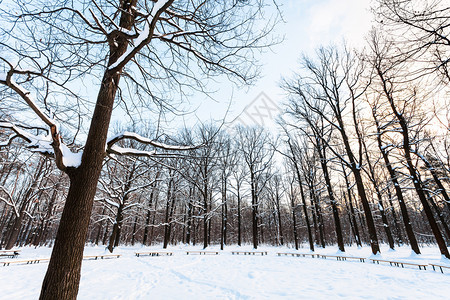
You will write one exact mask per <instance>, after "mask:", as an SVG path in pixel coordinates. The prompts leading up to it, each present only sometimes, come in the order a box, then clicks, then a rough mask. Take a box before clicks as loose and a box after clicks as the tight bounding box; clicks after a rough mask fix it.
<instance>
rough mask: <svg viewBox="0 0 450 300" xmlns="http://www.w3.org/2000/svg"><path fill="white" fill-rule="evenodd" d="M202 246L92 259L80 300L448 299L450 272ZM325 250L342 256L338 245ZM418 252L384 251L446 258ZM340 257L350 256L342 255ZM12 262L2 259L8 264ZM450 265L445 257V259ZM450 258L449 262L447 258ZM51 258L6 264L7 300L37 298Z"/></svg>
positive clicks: (2, 284) (0, 292) (2, 291)
mask: <svg viewBox="0 0 450 300" xmlns="http://www.w3.org/2000/svg"><path fill="white" fill-rule="evenodd" d="M21 250H22V252H21V255H20V257H19V258H15V259H16V260H24V259H29V258H48V257H49V256H50V253H51V249H50V248H37V249H34V248H28V247H27V248H22V249H21ZM186 250H202V249H201V248H200V247H192V246H173V247H170V248H169V249H167V250H165V249H162V247H160V246H157V247H156V246H155V247H141V246H137V247H136V246H135V247H118V248H116V249H115V250H114V254H122V257H121V258H119V259H104V260H85V261H83V266H82V277H81V284H80V290H79V293H78V299H81V300H82V299H89V300H92V299H117V300H119V299H120V300H122V299H427V300H429V299H448V298H447V297H448V295H450V284H449V280H450V270H448V271H447V270H446V271H444V273H445V274H441V273H440V272H439V271H437V272H435V271H433V270H432V269H431V268H427V270H426V271H424V270H419V269H418V268H415V267H412V266H410V267H408V266H405V268H398V267H391V266H389V264H380V265H377V264H372V263H370V262H366V263H361V262H359V261H336V260H335V259H332V258H328V259H318V258H303V257H291V256H277V255H276V253H277V252H292V253H295V252H298V253H307V252H309V251H308V249H307V248H306V247H305V248H303V249H300V250H298V251H296V250H295V249H289V248H287V247H269V246H262V247H260V248H258V250H256V251H268V255H267V256H260V255H255V256H248V255H245V256H244V255H231V251H233V250H238V251H253V249H252V247H251V246H243V247H238V246H229V247H226V248H225V250H224V251H220V250H219V247H217V246H213V247H211V248H208V249H206V250H207V251H211V250H214V251H216V250H217V251H219V252H220V254H219V255H207V256H204V255H201V256H200V255H186V252H185V251H186ZM145 251H171V252H173V253H174V254H173V256H159V257H151V256H143V257H139V258H138V257H136V256H135V252H145ZM316 252H317V253H321V254H336V253H338V251H337V249H336V248H335V247H330V248H326V249H318V250H317V251H316ZM422 252H423V254H422V255H419V256H416V255H411V251H410V250H409V249H408V248H407V247H402V248H400V249H398V250H396V251H389V250H388V249H387V247H384V248H382V253H383V254H382V257H383V258H385V259H401V260H402V261H420V262H432V261H434V262H440V263H443V261H442V260H441V258H440V255H439V251H438V249H437V248H436V247H425V248H423V251H422ZM107 253H108V252H107V251H106V250H105V248H104V247H103V246H102V247H96V246H92V247H86V249H85V253H84V254H85V255H94V254H95V255H99V254H107ZM339 255H343V254H342V253H340V254H339ZM345 255H348V256H351V255H353V256H363V257H369V256H370V249H369V248H368V247H364V248H361V249H358V248H348V249H347V252H346V254H345ZM6 260H12V259H10V258H8V259H7V258H1V259H0V262H2V261H6ZM444 263H445V262H444ZM447 263H448V262H447ZM47 265H48V264H47V263H45V262H42V263H40V264H32V265H10V266H7V267H3V266H0V299H5V300H6V299H14V300H17V299H37V298H38V296H39V292H40V287H41V283H42V280H43V278H44V275H45V271H46V269H47Z"/></svg>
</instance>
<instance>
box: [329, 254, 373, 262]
mask: <svg viewBox="0 0 450 300" xmlns="http://www.w3.org/2000/svg"><path fill="white" fill-rule="evenodd" d="M320 257H322V258H324V259H326V258H327V257H334V258H336V260H341V261H344V260H347V259H358V260H359V261H360V262H365V260H366V258H365V257H355V256H342V255H324V254H320Z"/></svg>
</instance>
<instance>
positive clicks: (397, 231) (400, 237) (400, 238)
mask: <svg viewBox="0 0 450 300" xmlns="http://www.w3.org/2000/svg"><path fill="white" fill-rule="evenodd" d="M386 190H387V194H388V201H389V205H390V206H391V208H390V209H391V211H392V220H393V221H394V227H395V236H396V237H397V245H399V246H401V245H403V234H402V231H401V229H400V225H399V223H398V218H397V213H396V212H395V208H394V204H393V203H392V194H391V191H390V189H389V187H386Z"/></svg>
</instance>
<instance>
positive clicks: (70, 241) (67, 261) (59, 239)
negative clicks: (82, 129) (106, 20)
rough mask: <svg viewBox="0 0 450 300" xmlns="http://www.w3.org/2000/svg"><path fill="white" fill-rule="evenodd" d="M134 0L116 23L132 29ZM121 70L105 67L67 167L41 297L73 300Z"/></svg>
mask: <svg viewBox="0 0 450 300" xmlns="http://www.w3.org/2000/svg"><path fill="white" fill-rule="evenodd" d="M136 2H137V0H130V1H123V2H122V3H121V5H122V7H121V9H122V14H121V18H120V22H119V26H120V27H121V28H124V29H127V30H131V29H132V26H133V24H134V16H133V14H130V13H129V12H130V11H131V8H132V7H135V6H136ZM127 47H128V41H127V39H126V38H125V37H121V36H118V37H117V39H116V40H115V41H114V43H111V45H110V55H109V61H108V66H110V65H112V64H113V63H115V62H116V61H117V60H118V59H119V57H120V56H121V55H122V54H124V53H125V51H126V50H127ZM121 71H122V70H113V71H111V70H106V71H105V74H104V76H103V78H102V82H101V84H100V90H99V93H98V96H97V102H96V106H95V109H94V114H93V116H92V120H91V125H90V128H89V133H88V135H87V139H86V144H85V147H84V151H83V155H82V159H81V165H80V166H79V167H78V168H76V169H74V168H68V169H67V171H66V172H67V174H68V175H69V179H70V187H69V192H68V194H67V199H66V203H65V205H64V209H63V213H62V216H61V221H60V224H59V228H58V232H57V235H56V240H55V244H54V246H53V251H52V255H51V258H50V262H49V265H48V268H47V273H46V274H45V278H44V281H43V283H42V289H41V294H40V300H47V299H48V300H54V299H64V300H72V299H76V297H77V294H78V287H79V283H80V273H81V262H82V259H83V250H84V244H85V242H86V237H87V231H88V227H89V221H90V217H91V212H92V206H93V203H94V196H95V193H96V189H97V183H98V179H99V176H100V172H101V169H102V164H103V158H104V156H105V145H106V138H107V136H108V129H109V123H110V120H111V114H112V109H113V106H114V99H115V97H116V92H117V89H118V85H119V80H120V76H121Z"/></svg>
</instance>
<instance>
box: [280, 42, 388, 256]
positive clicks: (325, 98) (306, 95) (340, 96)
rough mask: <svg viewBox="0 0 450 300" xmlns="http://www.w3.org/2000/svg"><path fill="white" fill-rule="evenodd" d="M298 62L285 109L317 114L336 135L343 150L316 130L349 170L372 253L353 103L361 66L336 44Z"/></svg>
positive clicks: (374, 242) (373, 234) (361, 85)
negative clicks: (342, 151)
mask: <svg viewBox="0 0 450 300" xmlns="http://www.w3.org/2000/svg"><path fill="white" fill-rule="evenodd" d="M302 63H303V69H302V72H300V73H298V74H297V75H296V76H295V78H294V79H293V80H291V81H287V82H286V83H285V85H284V88H285V90H286V91H287V92H288V93H289V94H290V95H291V101H290V108H289V109H290V111H291V113H292V114H293V115H296V114H298V112H301V111H305V109H306V110H309V111H311V113H312V114H317V115H319V116H321V118H323V120H324V122H325V123H326V124H327V125H329V126H331V127H332V128H333V131H335V132H336V134H337V135H338V136H339V139H340V142H341V143H342V146H343V149H344V151H345V152H344V153H345V154H343V153H340V152H339V151H337V149H335V148H334V147H332V146H330V144H331V143H330V142H329V141H328V140H327V139H326V138H324V137H323V136H322V135H321V133H320V132H317V136H318V137H319V138H320V140H321V142H323V143H324V144H325V145H326V146H327V149H328V150H330V151H331V152H332V153H333V155H334V156H335V157H337V158H338V159H340V160H342V162H344V163H345V164H346V166H347V167H348V168H349V169H350V170H351V171H352V173H353V176H354V178H355V183H356V188H357V191H358V195H359V199H360V201H361V204H362V206H363V210H364V215H365V218H366V222H367V228H368V231H369V238H370V245H371V248H372V253H373V254H377V253H378V252H379V251H380V247H379V244H378V236H377V231H376V228H375V222H374V219H373V215H372V211H371V207H370V202H369V198H368V196H367V193H366V188H365V186H364V178H363V172H362V164H363V149H362V148H363V147H362V141H361V138H362V136H361V131H360V128H359V125H358V120H357V117H356V109H357V103H358V101H359V100H360V99H361V98H362V96H363V95H364V93H365V91H366V89H367V86H368V85H367V83H365V82H363V81H362V80H361V79H362V74H363V71H364V66H363V65H362V64H361V61H360V60H358V59H357V57H356V56H355V55H354V54H352V53H351V52H350V51H348V50H342V51H340V50H338V49H337V48H336V47H328V48H319V49H318V51H317V58H316V59H314V58H308V57H304V58H303V60H302ZM304 108H305V109H304ZM347 112H350V113H351V115H350V117H346V115H347V114H346V113H347ZM299 118H301V116H300V115H299ZM314 127H315V126H311V128H314ZM350 134H354V136H355V137H356V143H355V144H354V143H352V142H351V139H350ZM327 185H328V183H327Z"/></svg>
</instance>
